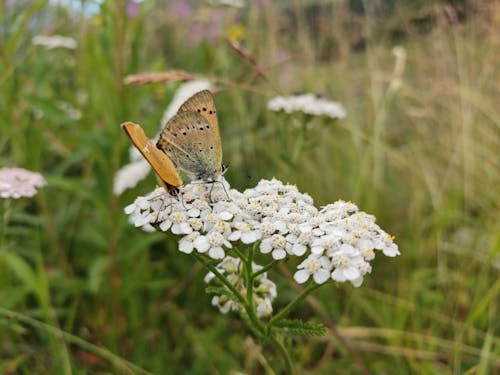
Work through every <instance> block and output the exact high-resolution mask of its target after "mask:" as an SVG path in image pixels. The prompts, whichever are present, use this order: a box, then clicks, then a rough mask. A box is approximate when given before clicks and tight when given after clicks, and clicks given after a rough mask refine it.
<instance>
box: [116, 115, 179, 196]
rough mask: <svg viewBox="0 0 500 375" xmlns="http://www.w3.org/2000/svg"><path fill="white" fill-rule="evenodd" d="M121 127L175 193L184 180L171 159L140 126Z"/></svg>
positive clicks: (166, 185) (168, 188)
mask: <svg viewBox="0 0 500 375" xmlns="http://www.w3.org/2000/svg"><path fill="white" fill-rule="evenodd" d="M121 127H122V129H123V130H124V131H125V133H126V134H127V135H128V137H129V138H130V141H131V142H132V144H133V145H134V146H135V147H136V148H137V149H138V150H139V152H140V153H141V154H142V156H144V159H146V161H147V162H148V163H149V165H151V168H152V169H153V171H154V172H155V173H156V175H157V176H158V178H159V179H160V181H161V182H162V184H163V185H164V187H165V189H166V190H167V191H169V192H173V191H174V190H175V189H176V188H177V187H179V186H181V185H182V180H181V178H180V177H179V174H178V173H177V169H176V168H175V166H174V164H173V163H172V161H171V160H170V158H169V157H168V156H167V155H165V153H163V152H161V150H159V149H158V148H157V147H156V146H155V144H154V143H153V142H152V141H151V140H150V139H149V138H148V137H146V134H145V133H144V130H143V129H142V128H141V126H140V125H137V124H134V123H132V122H126V123H123V124H122V125H121Z"/></svg>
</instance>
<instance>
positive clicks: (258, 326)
mask: <svg viewBox="0 0 500 375" xmlns="http://www.w3.org/2000/svg"><path fill="white" fill-rule="evenodd" d="M191 254H192V255H193V256H194V257H195V258H196V260H198V261H199V262H200V263H202V264H203V265H204V266H205V267H206V268H207V269H209V270H210V271H211V272H212V273H213V274H214V275H215V276H216V277H217V279H219V281H220V282H221V283H222V284H224V285H225V286H226V287H227V288H228V289H229V290H230V291H231V292H232V293H233V294H234V296H235V297H236V298H237V299H238V301H239V303H240V304H241V305H242V306H243V308H244V309H245V312H246V313H247V315H248V318H249V319H250V320H249V321H250V322H251V323H252V327H251V328H252V329H253V330H254V331H255V332H257V333H260V334H263V333H264V332H265V331H266V327H265V326H264V324H263V323H262V322H261V321H260V320H259V318H257V315H255V311H254V309H253V306H251V305H248V303H247V300H246V299H245V298H244V297H243V296H242V295H241V293H240V292H238V290H237V289H236V288H235V287H234V285H233V284H231V283H230V282H229V281H228V280H227V279H226V278H225V277H224V275H223V274H222V273H220V272H219V271H218V270H217V268H216V267H215V266H214V265H213V264H211V263H210V262H208V261H207V260H206V259H205V258H204V257H203V255H200V254H198V253H196V252H192V253H191ZM247 321H248V320H247Z"/></svg>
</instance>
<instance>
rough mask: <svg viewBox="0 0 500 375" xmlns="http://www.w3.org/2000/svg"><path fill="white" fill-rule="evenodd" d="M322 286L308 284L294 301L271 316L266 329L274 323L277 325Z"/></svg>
mask: <svg viewBox="0 0 500 375" xmlns="http://www.w3.org/2000/svg"><path fill="white" fill-rule="evenodd" d="M321 285H322V284H316V283H313V282H312V283H310V284H309V286H308V287H307V288H305V289H304V290H303V291H302V292H301V293H300V294H299V295H298V296H297V297H295V299H293V300H292V301H291V302H290V303H289V304H288V305H286V306H285V307H284V308H283V310H281V311H280V312H279V313H277V314H276V315H275V316H273V317H272V318H271V319H270V320H269V323H267V326H268V328H270V327H272V326H273V325H274V324H275V323H278V322H279V321H280V320H282V319H283V318H284V317H285V316H287V315H288V314H289V313H290V311H292V310H293V309H294V308H295V306H297V305H298V304H299V303H301V302H302V301H303V300H304V299H305V298H306V297H307V296H308V295H309V294H310V293H311V292H312V291H313V290H315V289H317V288H319V287H320V286H321Z"/></svg>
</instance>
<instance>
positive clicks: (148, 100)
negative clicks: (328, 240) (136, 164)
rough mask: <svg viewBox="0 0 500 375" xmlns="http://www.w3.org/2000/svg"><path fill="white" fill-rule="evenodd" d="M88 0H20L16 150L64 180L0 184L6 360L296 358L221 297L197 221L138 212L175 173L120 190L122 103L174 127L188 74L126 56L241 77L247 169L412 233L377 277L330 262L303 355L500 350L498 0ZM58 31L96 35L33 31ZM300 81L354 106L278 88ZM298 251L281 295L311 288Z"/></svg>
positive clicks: (232, 178) (1, 359) (11, 161)
mask: <svg viewBox="0 0 500 375" xmlns="http://www.w3.org/2000/svg"><path fill="white" fill-rule="evenodd" d="M71 3H72V4H74V6H72V9H73V10H70V8H68V7H65V6H59V5H56V4H55V3H53V2H49V1H40V0H38V1H21V2H17V1H16V2H11V1H5V0H4V1H0V131H1V133H0V134H1V136H0V167H5V166H9V167H10V166H20V167H24V168H27V169H29V170H33V171H39V172H41V173H42V174H43V175H44V177H45V178H46V180H47V186H46V187H44V188H43V189H41V190H40V192H39V193H38V194H37V195H36V196H35V197H34V198H32V199H21V200H2V201H0V203H1V204H0V206H1V207H2V215H1V216H2V219H1V220H2V223H1V224H0V225H1V229H0V241H1V242H0V344H1V346H0V351H1V355H0V372H1V373H5V374H12V373H19V374H32V373H39V374H70V373H125V374H133V373H137V374H140V373H148V372H150V373H154V374H168V373H172V374H174V373H175V374H179V373H190V374H227V373H233V374H236V373H247V374H260V373H266V371H267V372H268V373H272V372H271V371H272V370H271V368H272V369H274V371H275V372H276V373H280V372H281V371H283V367H282V364H281V360H280V358H279V356H277V354H276V353H275V352H274V349H273V348H272V347H269V346H268V345H267V343H266V342H259V341H257V340H255V339H254V338H253V337H252V335H251V332H249V331H248V330H247V329H246V328H245V325H244V324H243V322H242V321H241V320H240V319H239V318H238V316H237V315H236V314H229V315H227V316H225V315H222V314H220V313H219V312H218V311H217V309H215V308H214V307H212V306H211V305H210V299H211V296H210V295H207V294H206V293H205V287H206V285H205V284H204V282H203V277H204V275H205V273H206V272H205V271H204V270H203V269H202V266H201V265H200V264H199V263H196V262H195V260H194V259H193V257H191V256H189V255H185V254H182V253H180V252H178V250H177V241H176V238H174V237H173V236H166V235H165V234H162V233H158V232H156V233H144V232H142V231H140V230H138V229H137V228H134V227H133V226H132V225H131V224H130V223H128V221H127V217H126V215H125V214H124V212H123V208H124V207H125V206H126V205H128V204H129V203H130V202H132V201H133V200H134V198H135V197H136V196H137V195H140V194H144V193H146V192H149V191H150V190H152V188H153V187H154V186H155V184H156V180H155V178H154V176H153V175H152V174H151V175H150V176H149V177H148V178H147V179H146V180H145V181H143V182H141V183H140V184H139V185H138V186H137V187H135V188H133V189H130V190H127V191H126V192H124V193H123V194H122V195H120V196H116V195H114V194H113V180H114V176H115V173H116V172H117V170H118V169H119V168H120V167H122V166H123V165H124V164H126V163H127V162H128V148H129V146H130V143H129V141H128V139H127V137H126V136H125V135H124V134H123V132H122V130H121V129H120V126H119V125H120V123H122V122H124V121H134V122H137V123H140V124H142V125H143V127H144V128H145V129H146V133H147V134H149V135H151V136H152V135H153V134H155V132H156V131H157V129H158V126H159V123H160V120H161V117H162V114H163V111H164V109H165V107H166V105H167V104H168V103H169V101H170V100H171V98H172V97H173V96H174V94H175V92H176V89H177V88H178V87H179V84H180V83H179V82H160V83H151V84H143V85H128V84H125V83H124V78H125V77H126V76H127V75H131V74H138V73H141V72H153V71H154V72H165V71H172V70H183V71H186V72H189V73H193V74H195V75H196V76H197V77H201V78H205V79H208V80H210V81H211V82H212V83H213V84H214V85H215V86H216V87H217V88H218V89H219V90H220V91H219V92H218V93H217V95H216V103H217V108H218V115H219V123H220V126H221V133H222V144H223V149H224V161H225V162H226V163H228V164H229V170H228V172H227V174H226V178H227V180H228V181H229V183H230V184H231V185H232V186H233V187H235V188H238V189H240V190H242V189H244V188H247V187H251V186H254V185H255V184H256V183H257V182H258V181H259V180H260V179H261V178H271V177H273V176H276V177H277V178H279V179H280V180H282V181H286V182H290V183H293V184H297V186H298V187H299V189H300V190H301V191H303V192H307V193H309V194H310V195H311V196H312V197H313V198H314V200H315V204H316V206H318V207H319V206H321V205H324V204H326V203H330V202H333V201H335V200H337V199H339V198H342V199H344V200H347V201H348V200H351V201H353V202H355V203H356V204H357V205H358V206H359V207H360V209H362V210H363V211H366V212H369V213H372V214H373V215H375V216H376V217H377V223H378V224H380V226H381V227H382V228H384V229H385V230H386V231H387V232H389V233H391V234H393V235H395V237H396V239H395V241H396V243H397V244H398V245H399V249H400V251H401V256H399V257H396V258H384V257H380V258H377V259H376V260H375V261H374V262H373V264H372V265H373V271H372V272H371V274H370V275H367V277H366V278H365V282H364V284H363V286H362V287H360V288H353V287H352V286H351V285H347V284H340V285H339V286H335V285H334V284H330V285H328V286H326V287H323V288H321V289H319V290H318V291H317V292H316V293H314V294H313V295H312V296H311V297H309V298H307V300H306V301H305V302H304V303H303V304H302V305H301V308H300V309H299V310H297V311H296V312H294V317H298V318H303V319H306V320H307V319H313V320H316V321H320V322H324V323H326V324H327V326H328V328H329V330H328V332H327V334H326V335H323V336H321V337H313V338H301V337H298V338H290V339H288V340H287V342H286V343H287V345H288V346H289V348H290V350H291V352H292V356H293V358H294V362H295V365H296V366H297V371H298V373H306V374H332V373H337V374H370V373H384V374H443V373H450V374H451V373H452V374H462V373H467V374H493V373H498V372H500V323H499V322H500V319H499V314H500V298H499V294H500V278H499V271H500V188H499V186H500V157H499V150H500V107H499V105H498V103H499V100H500V85H499V79H498V77H500V54H499V53H498V51H499V49H500V33H499V29H500V6H499V4H498V2H490V1H475V2H472V1H471V2H465V1H464V2H454V3H453V2H452V3H453V4H451V3H448V2H430V1H423V0H422V1H405V2H377V4H378V6H375V5H373V4H375V2H371V1H364V2H357V1H312V0H311V1H305V2H300V1H290V2H287V1H276V2H271V1H265V0H261V1H247V2H246V5H245V6H244V7H243V8H232V7H215V6H213V5H209V4H208V3H202V2H194V1H193V2H187V1H171V2H166V1H157V2H154V1H144V2H141V3H137V4H136V3H134V4H131V3H132V2H130V3H127V1H126V0H117V1H104V2H102V3H100V5H98V6H95V7H94V6H91V5H92V4H95V2H91V1H81V2H80V1H74V2H71ZM82 4H83V6H84V7H85V9H87V11H86V12H81V11H76V10H75V9H80V7H81V6H82ZM55 34H58V35H64V36H68V37H72V38H74V39H75V40H76V41H77V46H76V48H74V49H71V48H70V49H68V48H53V49H47V48H45V47H43V46H41V45H35V44H33V43H32V39H33V37H34V36H36V35H55ZM235 46H239V48H241V49H242V50H243V51H245V52H246V53H248V54H249V56H251V57H252V58H253V59H252V58H249V56H246V57H245V56H242V55H241V54H240V53H238V51H237V50H236V49H235V48H234V47H235ZM293 92H314V93H321V94H324V95H326V96H327V97H329V98H331V99H334V100H337V101H340V102H341V103H342V104H343V105H344V106H345V107H346V110H347V117H346V118H345V119H342V120H332V119H329V118H325V117H314V116H310V115H306V114H294V115H286V114H284V113H278V112H271V111H269V110H268V109H267V106H266V103H267V101H268V100H269V99H271V98H272V97H274V96H276V95H288V94H291V93H293ZM297 139H301V140H303V143H301V144H297ZM294 262H296V261H295V260H291V261H290V262H287V263H284V264H283V265H282V266H281V267H279V269H278V270H277V271H276V273H275V274H272V275H270V276H271V277H272V278H273V280H274V281H275V282H276V283H277V284H278V290H279V291H280V292H281V293H279V294H278V297H277V300H276V301H275V304H277V305H285V304H286V303H287V302H288V301H289V299H290V294H291V291H292V290H293V288H299V286H298V285H297V284H295V283H294V282H293V280H292V278H291V274H292V265H293V266H294V267H295V265H296V264H295V263H294Z"/></svg>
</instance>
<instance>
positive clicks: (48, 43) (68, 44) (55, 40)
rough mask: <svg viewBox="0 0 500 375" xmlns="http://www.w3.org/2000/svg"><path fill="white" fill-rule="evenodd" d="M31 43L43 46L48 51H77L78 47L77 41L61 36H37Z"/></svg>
mask: <svg viewBox="0 0 500 375" xmlns="http://www.w3.org/2000/svg"><path fill="white" fill-rule="evenodd" d="M31 43H32V44H33V45H35V46H43V47H45V48H47V49H54V48H66V49H75V48H76V47H77V43H76V40H75V39H73V38H70V37H67V36H61V35H36V36H34V37H33V39H32V40H31Z"/></svg>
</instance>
